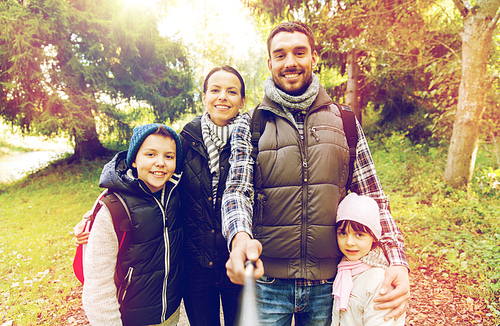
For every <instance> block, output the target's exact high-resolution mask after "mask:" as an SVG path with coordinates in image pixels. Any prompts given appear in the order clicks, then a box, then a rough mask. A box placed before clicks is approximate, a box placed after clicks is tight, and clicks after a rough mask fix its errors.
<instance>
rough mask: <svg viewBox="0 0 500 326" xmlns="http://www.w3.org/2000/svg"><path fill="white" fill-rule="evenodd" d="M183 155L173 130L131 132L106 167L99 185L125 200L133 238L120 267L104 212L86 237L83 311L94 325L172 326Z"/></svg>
mask: <svg viewBox="0 0 500 326" xmlns="http://www.w3.org/2000/svg"><path fill="white" fill-rule="evenodd" d="M181 150H182V147H181V143H180V139H179V136H178V135H177V134H176V133H175V131H173V130H172V129H171V128H169V127H167V126H164V125H161V124H148V125H143V126H139V127H136V128H135V129H134V133H133V136H132V138H131V140H130V146H129V150H128V151H124V152H120V153H118V154H117V155H116V156H115V157H114V158H113V159H112V160H111V161H110V162H109V163H107V164H106V165H105V166H104V168H103V171H102V173H101V178H100V181H99V186H100V187H102V188H108V189H109V190H110V191H113V192H115V193H118V194H119V195H120V196H121V197H122V198H123V199H124V201H125V203H126V206H127V208H128V210H129V211H130V216H131V225H132V237H131V241H130V245H129V247H128V249H127V251H126V253H125V255H124V257H123V259H121V261H117V253H118V241H117V236H116V233H115V231H114V227H113V222H112V218H111V215H110V213H109V210H108V209H107V208H106V206H105V205H103V206H102V208H101V209H100V210H99V212H98V213H97V216H96V218H95V221H94V226H93V228H92V232H90V236H89V239H88V245H87V249H86V252H85V262H84V275H85V283H84V286H83V307H84V309H85V313H86V315H87V317H88V319H89V321H90V323H91V324H92V325H117V326H121V325H176V324H177V322H178V320H179V305H180V301H181V282H180V277H181V275H180V260H181V257H180V251H181V244H182V228H181V224H182V221H181V219H180V218H179V216H178V211H179V207H180V201H179V196H178V194H177V190H176V189H175V188H176V186H177V183H178V181H179V178H180V174H178V173H179V172H180V171H179V170H180V167H181V164H180V160H181V159H182V154H181ZM176 167H177V169H176ZM176 173H177V174H176ZM116 264H120V267H121V269H122V270H123V271H124V272H125V273H126V276H125V280H126V282H125V286H124V287H125V288H123V287H121V288H120V293H119V294H117V288H116V285H115V282H114V274H115V266H116Z"/></svg>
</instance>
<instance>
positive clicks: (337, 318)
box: [332, 267, 406, 326]
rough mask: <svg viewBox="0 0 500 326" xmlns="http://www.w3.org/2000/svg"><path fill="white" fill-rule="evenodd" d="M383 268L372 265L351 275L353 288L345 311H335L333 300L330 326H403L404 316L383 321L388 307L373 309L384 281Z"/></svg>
mask: <svg viewBox="0 0 500 326" xmlns="http://www.w3.org/2000/svg"><path fill="white" fill-rule="evenodd" d="M384 276H385V269H383V268H380V267H372V268H370V269H369V270H367V271H364V272H363V273H360V274H358V275H355V276H353V278H352V280H353V283H354V288H353V289H352V292H351V296H350V298H349V306H348V308H347V311H340V312H339V311H337V309H336V308H335V306H336V304H337V302H336V301H334V302H333V313H332V326H338V325H340V326H403V325H404V324H405V316H406V314H404V315H403V316H401V317H399V318H398V320H397V321H395V320H394V319H391V320H389V321H384V316H385V315H386V314H387V313H389V311H390V309H386V310H375V309H374V308H373V307H374V306H375V302H373V299H375V298H376V297H377V296H378V295H379V290H380V286H381V285H382V282H383V281H384Z"/></svg>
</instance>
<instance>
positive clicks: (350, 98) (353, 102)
mask: <svg viewBox="0 0 500 326" xmlns="http://www.w3.org/2000/svg"><path fill="white" fill-rule="evenodd" d="M360 73H361V72H360V69H359V65H358V55H357V51H356V50H355V49H354V50H351V51H350V52H349V53H348V54H347V92H346V104H347V105H348V106H350V107H351V108H352V110H353V111H354V114H355V115H356V117H357V118H358V121H359V123H361V121H362V114H361V105H360V100H359V75H360Z"/></svg>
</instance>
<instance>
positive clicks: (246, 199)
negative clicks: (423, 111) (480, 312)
mask: <svg viewBox="0 0 500 326" xmlns="http://www.w3.org/2000/svg"><path fill="white" fill-rule="evenodd" d="M267 48H268V54H269V59H268V68H269V70H270V72H271V77H269V78H268V79H267V80H266V81H265V82H264V93H265V96H264V99H263V100H262V102H261V103H260V104H259V106H258V107H257V108H256V109H255V110H263V111H264V113H265V116H267V119H266V123H265V129H264V131H263V132H262V136H261V138H260V140H259V143H258V147H259V148H258V149H259V151H258V156H257V159H256V161H255V162H254V160H253V159H252V156H251V153H252V148H253V146H252V142H251V134H250V121H251V118H250V115H249V114H245V115H243V117H242V118H241V119H239V120H238V121H237V122H236V123H235V127H234V131H233V134H232V137H231V149H232V153H231V158H230V160H229V162H230V164H231V165H230V170H229V174H228V180H227V183H226V186H227V187H226V191H225V193H224V196H223V200H222V210H223V211H222V214H223V216H222V223H223V225H222V226H223V233H224V236H225V237H226V239H227V240H228V246H229V249H230V250H231V254H230V258H229V260H228V262H227V264H226V267H227V273H228V275H229V277H230V279H231V281H233V282H235V283H239V284H242V283H243V275H244V262H245V261H246V260H252V261H255V262H256V269H255V278H256V279H257V278H258V280H257V297H258V298H257V304H258V313H259V319H260V321H259V322H260V324H261V325H290V324H291V321H292V317H293V316H294V317H295V325H330V323H331V317H332V316H331V312H332V283H333V279H334V278H335V275H336V273H337V265H338V263H339V262H340V259H341V257H342V253H341V252H340V250H339V248H338V245H337V242H336V230H335V218H336V213H337V207H338V204H339V202H340V201H341V200H342V199H343V198H344V197H345V196H346V194H347V193H348V192H349V191H350V192H355V193H358V194H360V195H367V196H370V197H372V198H374V199H375V200H376V201H377V203H378V205H379V209H380V215H381V221H382V223H381V224H382V226H383V230H382V236H381V239H380V242H381V243H382V246H383V248H384V251H385V253H386V255H387V256H388V258H389V261H390V265H391V266H390V267H389V268H387V271H386V277H385V280H384V283H383V284H382V287H381V291H380V292H381V293H380V294H381V296H380V297H378V298H377V299H376V300H375V301H377V300H378V301H380V302H381V304H379V305H378V308H380V309H388V308H390V309H392V311H391V312H390V313H388V314H387V315H386V316H385V318H386V319H390V318H393V317H399V316H401V315H402V314H403V312H404V311H405V310H406V306H407V302H408V299H409V279H408V262H407V260H406V256H405V252H404V242H403V237H402V235H401V232H400V230H399V228H398V226H397V225H396V223H395V221H394V219H393V218H392V216H391V214H390V211H389V203H388V201H387V198H386V196H385V194H384V192H383V191H382V187H381V185H380V181H379V179H378V177H377V174H376V171H375V167H374V165H373V161H372V158H371V155H370V151H369V148H368V144H367V142H366V138H365V136H364V134H363V131H362V129H361V126H360V125H359V123H357V126H356V127H357V131H358V143H357V148H356V160H355V162H354V170H353V173H352V182H351V183H350V184H347V179H348V174H349V173H348V171H349V147H348V144H347V140H346V136H345V133H344V128H343V122H342V118H341V114H340V106H338V105H335V104H333V103H332V100H331V99H330V97H329V96H328V94H327V93H326V91H325V90H324V89H323V87H322V86H321V85H320V83H319V79H318V77H317V76H316V75H315V74H314V73H313V70H314V68H316V65H317V62H318V55H317V53H316V51H315V49H314V35H313V33H312V31H311V30H310V29H309V27H307V26H306V25H304V24H303V23H300V22H285V23H282V24H280V25H278V26H277V27H276V28H274V29H273V30H272V31H271V33H270V35H269V37H268V41H267ZM254 191H255V194H256V195H255V201H254ZM391 284H392V285H393V286H394V287H395V290H394V291H392V292H390V293H387V291H388V290H389V288H390V287H391ZM393 308H394V309H393Z"/></svg>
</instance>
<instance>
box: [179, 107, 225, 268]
mask: <svg viewBox="0 0 500 326" xmlns="http://www.w3.org/2000/svg"><path fill="white" fill-rule="evenodd" d="M180 136H181V139H182V143H183V156H184V165H183V175H182V180H181V184H180V185H179V186H180V187H179V189H180V193H181V196H182V215H183V217H184V253H185V264H186V265H187V266H202V267H208V268H213V267H216V266H218V267H222V268H224V266H225V263H226V261H227V260H228V259H229V253H228V250H227V242H226V240H225V239H224V237H223V236H222V232H221V201H222V194H223V193H224V189H225V188H226V178H227V172H228V169H229V156H230V154H231V149H230V144H229V141H228V143H227V144H226V146H225V147H224V148H223V150H222V152H221V156H220V162H219V169H220V170H219V171H220V177H219V186H218V188H217V198H216V202H215V206H214V204H213V191H212V178H211V175H210V170H209V168H208V155H207V153H206V150H205V146H204V142H203V137H202V132H201V116H198V117H196V118H195V119H194V120H193V121H191V122H190V123H188V124H187V125H186V126H185V127H184V129H183V130H182V131H181V133H180Z"/></svg>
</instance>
